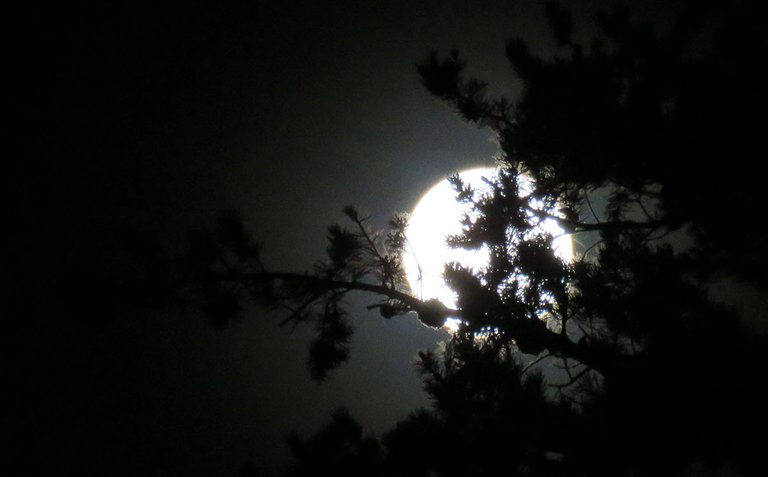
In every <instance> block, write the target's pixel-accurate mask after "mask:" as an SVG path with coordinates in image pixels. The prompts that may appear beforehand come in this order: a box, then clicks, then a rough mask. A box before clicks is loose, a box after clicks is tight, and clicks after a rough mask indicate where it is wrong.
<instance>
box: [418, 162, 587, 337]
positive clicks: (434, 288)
mask: <svg viewBox="0 0 768 477" xmlns="http://www.w3.org/2000/svg"><path fill="white" fill-rule="evenodd" d="M495 173H496V169H494V168H479V169H470V170H466V171H462V172H460V173H459V177H461V179H462V181H463V182H464V184H465V185H467V186H469V187H471V188H472V189H473V190H474V191H475V196H474V198H475V199H478V198H480V197H482V195H484V194H488V193H489V192H490V191H491V188H490V186H489V185H488V184H487V183H486V182H485V181H484V180H483V179H484V178H486V179H488V180H493V178H494V175H495ZM523 179H524V178H523ZM526 189H528V190H530V182H528V183H527V184H526V183H523V184H521V192H522V193H526ZM532 205H534V206H536V205H537V204H533V203H532ZM464 214H469V215H470V217H473V215H472V211H471V204H462V203H459V202H457V200H456V191H455V190H454V188H453V186H452V185H451V184H450V182H448V180H447V179H446V180H443V181H442V182H439V183H438V184H436V185H435V186H434V187H432V188H431V189H430V190H429V191H428V192H427V193H426V194H424V196H423V197H422V198H421V199H420V200H419V202H418V204H416V207H415V208H414V210H413V213H412V214H411V216H410V220H409V225H408V228H407V229H406V237H407V238H408V243H407V246H406V250H405V254H404V257H403V259H404V264H405V272H406V277H407V278H408V283H409V284H410V286H411V290H412V292H413V293H414V294H415V295H416V296H417V297H419V298H420V299H422V300H428V299H431V298H437V299H438V300H440V301H441V302H442V303H443V304H444V305H446V306H447V307H449V308H454V309H455V308H456V293H455V292H454V291H453V290H451V289H450V288H449V287H448V285H446V283H445V281H444V280H443V271H444V270H445V264H446V263H449V262H457V263H460V264H461V265H463V266H465V267H469V268H471V269H473V270H479V269H481V268H483V267H485V266H486V265H487V264H488V249H487V248H486V247H483V248H481V249H480V250H465V249H462V248H450V247H449V246H448V244H447V243H446V237H447V236H449V235H455V234H459V233H461V229H462V225H461V220H462V218H463V217H464ZM539 227H541V231H542V232H547V233H549V234H551V235H552V236H553V237H555V239H554V241H553V248H554V250H555V253H556V254H557V256H559V257H560V258H561V259H564V260H570V259H571V257H572V253H573V247H572V244H571V237H570V236H569V235H566V234H565V233H564V231H563V229H561V228H560V226H558V225H557V223H556V222H555V221H554V220H552V219H547V220H545V221H543V222H542V223H541V225H540V226H539ZM445 327H446V328H447V329H448V330H453V331H455V330H456V329H457V322H456V321H455V320H452V319H449V321H448V322H447V323H446V326H445Z"/></svg>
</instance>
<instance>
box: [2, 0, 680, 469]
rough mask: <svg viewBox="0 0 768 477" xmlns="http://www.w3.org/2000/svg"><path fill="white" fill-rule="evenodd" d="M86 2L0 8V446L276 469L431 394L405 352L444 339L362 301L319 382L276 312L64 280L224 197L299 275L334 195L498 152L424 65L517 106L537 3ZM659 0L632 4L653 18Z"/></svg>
mask: <svg viewBox="0 0 768 477" xmlns="http://www.w3.org/2000/svg"><path fill="white" fill-rule="evenodd" d="M92 3H93V4H89V3H88V2H62V3H61V4H59V5H54V6H43V5H40V4H38V5H35V6H30V7H25V8H24V9H17V10H13V11H11V12H8V13H7V21H9V22H10V23H12V24H13V25H14V27H13V28H12V29H11V31H10V34H9V35H8V38H9V40H8V41H7V42H6V44H7V45H10V47H11V48H10V50H11V55H10V59H11V63H12V67H10V68H6V70H7V73H6V74H7V75H8V76H10V78H11V79H12V84H13V86H12V87H11V88H10V89H9V90H8V92H10V94H9V100H10V105H11V108H10V111H11V113H12V122H13V126H12V129H11V130H10V131H9V134H8V136H7V137H9V138H10V144H11V151H12V154H10V155H8V156H6V157H5V160H4V162H5V168H6V170H10V172H9V173H7V176H6V177H10V179H11V180H10V183H11V184H10V187H8V188H7V189H6V190H7V192H9V193H10V195H9V197H10V199H9V200H7V201H6V205H7V206H8V207H6V209H8V211H7V212H6V213H5V214H8V215H6V218H7V220H8V222H7V223H9V224H11V226H10V227H8V229H7V231H6V235H7V236H10V238H11V246H10V247H7V248H6V262H7V263H10V265H9V266H8V267H6V273H8V275H9V276H13V277H14V279H13V280H12V281H13V282H14V283H16V284H17V285H20V286H19V287H18V289H16V287H15V286H14V287H13V288H12V289H11V292H12V293H11V294H12V296H13V299H12V300H10V302H8V303H7V304H6V312H4V313H3V314H4V315H5V317H6V320H7V322H8V324H9V326H10V328H11V330H12V333H9V334H8V335H6V336H9V337H10V343H8V346H7V348H8V349H11V350H12V352H13V353H12V359H11V361H10V364H11V366H10V368H11V369H10V370H9V373H6V374H8V377H7V379H6V381H7V382H8V383H9V385H8V386H5V388H6V389H5V390H4V391H3V392H4V393H5V394H6V397H10V398H11V402H12V405H11V407H10V408H9V409H10V411H11V412H10V413H9V415H10V416H9V417H10V420H11V424H13V426H14V427H12V428H11V429H13V432H12V435H13V436H14V439H13V440H14V444H13V446H12V447H11V449H10V452H9V453H8V455H9V456H14V455H15V456H16V458H15V459H19V460H20V461H18V460H17V461H16V462H15V463H16V464H19V463H21V464H22V465H24V466H25V467H26V468H27V469H28V471H29V472H28V473H30V474H31V473H34V472H33V471H34V470H42V469H45V470H55V471H56V472H57V474H58V475H68V474H72V473H77V472H80V473H82V475H181V474H184V475H237V471H238V469H239V468H240V467H241V466H242V465H244V464H246V463H252V464H254V465H256V466H263V467H265V468H267V469H272V470H274V469H278V468H280V467H281V466H283V465H285V464H286V463H287V462H289V455H288V450H287V447H286V446H285V443H284V442H285V437H286V436H287V434H288V433H289V432H290V431H292V430H296V431H298V432H299V433H300V434H302V435H307V434H309V433H311V432H312V431H314V430H317V429H318V428H319V427H320V426H321V425H322V424H323V423H324V422H326V421H327V420H328V418H329V415H330V413H331V412H332V411H333V410H334V409H335V408H337V407H339V406H347V407H348V408H349V409H350V410H351V412H352V414H353V415H354V416H355V417H356V418H357V419H359V420H360V422H361V423H362V424H363V425H364V426H365V427H366V429H368V430H369V431H371V432H377V433H380V432H383V431H385V430H387V429H388V428H389V427H391V425H392V424H393V423H394V422H395V421H396V420H398V419H401V418H403V417H405V416H406V415H407V414H408V412H409V411H411V410H413V409H415V408H416V407H418V406H426V405H427V404H428V403H427V401H426V397H425V394H424V393H423V392H422V391H421V383H420V380H419V378H418V376H417V375H416V373H415V371H414V369H413V360H414V357H415V354H416V352H417V351H418V350H419V349H422V348H425V347H430V346H434V345H435V344H436V343H437V342H439V341H440V340H442V339H444V338H445V335H443V334H441V332H436V331H432V330H429V329H427V328H425V327H423V326H422V325H420V324H419V323H418V322H417V321H416V319H415V318H412V317H398V318H395V319H393V320H391V321H385V320H382V319H381V318H380V317H379V316H378V314H377V313H375V312H369V311H366V310H365V307H364V305H365V304H366V302H365V301H364V297H363V299H360V300H359V302H353V303H352V304H351V305H352V306H351V309H352V310H353V311H354V313H355V324H356V325H357V331H356V335H355V338H354V342H353V349H352V358H351V362H350V363H349V364H348V365H346V366H344V367H343V368H342V369H340V370H339V371H337V372H335V373H333V374H332V375H331V376H330V378H329V380H328V381H327V382H325V383H320V384H318V383H315V382H313V381H311V379H310V378H309V374H308V372H307V370H306V368H305V365H304V363H305V360H306V353H307V340H308V339H309V337H310V336H311V330H309V329H304V328H297V329H296V330H294V331H293V332H291V330H290V329H286V328H280V327H278V323H279V321H280V319H281V316H280V314H268V313H265V312H263V311H260V310H250V311H249V313H248V315H247V317H246V319H245V320H243V321H242V322H239V323H236V324H235V325H233V326H230V327H229V328H227V329H225V330H224V331H219V330H216V329H213V328H212V327H210V326H209V325H208V324H207V322H206V320H205V319H204V318H203V317H202V316H201V314H200V313H198V312H197V311H196V310H195V309H192V308H187V307H184V306H171V307H169V308H167V309H165V310H164V311H154V310H144V309H136V308H125V309H121V310H118V311H117V312H116V313H114V314H113V315H112V316H106V315H105V316H101V315H100V314H99V307H100V304H103V302H104V300H105V298H104V297H101V296H99V291H98V288H97V287H94V288H91V287H89V286H80V285H79V283H80V282H79V281H78V280H75V279H74V278H72V276H71V275H70V273H71V271H72V270H73V269H79V270H89V271H92V272H93V273H94V274H96V273H106V274H108V273H109V272H113V271H115V270H116V269H117V268H118V267H119V266H121V264H122V263H123V261H122V258H120V257H121V253H122V252H120V249H119V244H118V240H117V238H116V237H117V236H118V233H117V232H120V231H126V230H132V231H136V232H139V233H149V232H154V233H157V234H158V235H159V237H160V239H161V241H162V242H163V243H164V244H165V245H166V247H167V248H168V249H169V250H171V251H173V250H174V248H177V247H179V245H178V244H179V243H180V241H181V239H182V238H183V237H184V233H185V231H186V230H187V229H189V228H194V227H200V226H206V225H211V224H212V223H213V221H214V219H215V216H216V214H217V213H218V211H220V210H222V209H233V210H236V211H238V212H239V213H240V214H241V215H242V216H243V218H244V219H245V220H246V222H247V223H248V224H249V225H250V226H251V228H252V229H253V230H254V232H255V233H256V235H257V236H258V237H259V238H260V239H262V240H263V241H264V242H265V244H266V249H265V254H266V255H265V260H266V262H267V263H268V264H269V265H271V266H272V267H273V268H279V269H285V270H291V271H302V270H305V269H308V268H310V267H311V266H312V264H313V263H314V262H315V261H316V260H317V259H319V258H321V257H322V255H323V253H324V250H325V245H326V244H325V242H324V239H325V235H326V227H327V226H328V225H330V224H332V223H335V222H341V221H342V220H343V216H342V214H341V209H342V207H344V206H346V205H355V206H358V207H360V208H362V209H365V210H368V211H370V213H371V214H372V216H373V218H374V220H375V223H378V224H382V223H384V222H385V221H386V220H387V219H388V218H389V216H390V215H391V214H392V213H395V212H398V211H407V210H408V209H410V208H411V207H412V206H413V205H414V203H415V202H416V200H417V199H418V197H419V196H420V194H421V193H423V192H424V191H425V190H426V189H427V188H428V187H429V186H430V185H432V184H433V183H435V182H436V181H439V180H441V179H443V178H445V177H446V176H447V175H449V174H450V173H452V172H453V171H455V170H457V169H463V168H470V167H476V166H481V165H488V164H491V163H492V155H493V153H494V152H495V150H496V146H495V145H494V143H493V142H492V140H491V139H492V138H491V136H490V134H489V133H488V132H485V131H480V130H476V129H474V128H473V127H471V126H469V125H466V124H465V123H463V122H462V121H461V120H460V119H458V118H457V117H455V116H454V115H453V114H452V112H451V111H450V109H449V108H448V107H446V106H445V105H444V104H442V103H440V102H439V101H437V100H435V99H433V98H431V97H430V96H429V94H428V93H427V92H426V91H425V90H424V89H423V87H422V86H421V85H420V83H419V79H418V76H417V74H416V68H415V65H416V64H417V63H419V62H420V61H422V60H424V59H425V58H426V57H427V55H428V53H429V51H430V50H438V51H441V52H447V51H449V50H450V49H451V48H457V49H458V50H459V51H460V52H461V53H462V55H463V56H464V58H466V59H467V61H468V62H469V72H470V74H474V75H476V76H478V77H480V78H483V79H486V80H488V81H489V82H490V83H491V86H492V91H497V92H498V91H504V92H506V93H507V94H513V95H514V94H515V93H516V92H517V89H518V86H519V85H518V84H517V83H516V82H515V79H514V76H513V74H512V71H511V68H509V67H508V65H507V63H506V60H505V58H504V46H505V42H506V40H507V39H508V38H510V37H511V36H513V35H517V36H522V37H523V38H526V39H528V40H530V41H531V42H532V46H533V48H534V50H535V51H537V52H543V53H546V52H550V51H552V49H553V48H554V41H553V40H552V39H551V38H550V36H549V35H548V32H547V30H546V28H545V27H544V21H543V14H542V12H543V6H542V2H539V1H533V0H519V1H496V2H469V1H467V2H446V1H427V2H405V1H403V2H400V1H387V2H356V3H354V4H352V2H343V5H342V2H333V3H331V2H290V1H285V2H256V1H254V2H233V3H237V6H236V7H224V6H221V5H219V2H204V1H191V2H185V4H184V5H183V8H182V7H179V6H157V5H153V6H151V7H147V8H141V7H138V6H135V5H134V4H133V3H126V4H125V5H122V6H117V5H114V4H112V2H109V5H108V6H107V5H106V3H107V2H104V3H105V4H104V5H96V3H98V2H92ZM348 3H349V4H348ZM564 3H565V4H566V6H569V7H571V8H572V9H573V13H574V16H575V20H576V26H577V32H580V33H581V34H584V35H588V34H589V32H590V31H591V28H592V27H591V24H590V21H591V20H590V19H591V18H592V14H593V12H594V8H593V7H595V6H609V5H611V4H612V2H608V1H606V2H586V1H581V2H564ZM669 3H671V2H662V1H659V2H646V3H645V6H644V7H643V9H644V11H643V12H642V14H643V15H645V16H646V17H649V18H654V19H656V20H658V21H657V23H658V24H659V25H663V24H664V23H665V22H666V21H667V19H668V16H667V11H666V10H665V8H668V7H666V6H664V5H668V4H669ZM587 5H589V8H587ZM512 99H514V96H513V98H512ZM94 276H95V275H94ZM73 297H78V298H77V299H75V300H73ZM81 298H82V299H81ZM73 301H82V302H85V303H87V306H85V308H89V307H90V308H89V309H88V310H86V311H85V312H82V311H81V310H79V309H78V307H77V306H72V305H73V303H72V302H73ZM81 304H82V303H81ZM7 363H8V362H7ZM22 452H24V453H28V455H29V456H28V457H22V456H21V454H22ZM5 464H8V462H6V463H5ZM2 473H5V472H2Z"/></svg>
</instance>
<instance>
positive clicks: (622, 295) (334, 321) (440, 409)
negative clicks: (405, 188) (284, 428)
mask: <svg viewBox="0 0 768 477" xmlns="http://www.w3.org/2000/svg"><path fill="white" fill-rule="evenodd" d="M545 13H546V15H547V18H548V20H549V22H550V24H551V27H552V30H553V32H554V35H555V39H556V41H557V42H558V44H559V45H560V48H561V55H560V56H558V57H555V58H540V57H537V56H535V55H533V54H532V53H531V50H530V49H529V47H528V45H526V43H525V42H523V41H522V40H519V39H513V40H511V41H510V42H509V43H508V45H507V50H506V53H507V58H508V60H509V61H510V62H511V64H512V67H513V68H514V71H515V73H516V74H517V76H518V77H519V78H520V80H521V81H522V82H523V85H524V88H523V91H522V94H521V96H520V97H519V98H518V99H517V100H516V101H510V100H508V99H504V98H493V97H490V96H489V95H488V94H487V93H486V85H485V84H484V83H483V82H481V81H478V80H475V79H472V78H467V77H465V74H464V70H465V64H464V62H463V60H462V59H461V57H460V56H459V54H458V53H457V52H451V53H450V54H448V55H440V54H437V53H433V54H431V55H430V56H429V57H428V59H427V60H426V61H425V62H424V63H423V64H421V65H420V66H419V67H418V72H419V74H420V76H421V79H422V82H423V84H424V86H425V87H426V88H427V89H428V90H429V91H430V92H431V93H432V94H433V95H434V96H436V97H437V98H440V99H441V100H444V101H445V102H446V103H448V104H449V105H450V106H451V107H453V108H454V110H455V111H456V112H457V113H458V114H459V115H461V116H462V117H463V118H464V119H466V120H467V121H469V122H472V123H475V124H477V125H478V126H479V127H483V128H487V129H489V130H491V131H493V132H494V133H495V134H496V135H497V137H498V139H499V144H500V150H499V153H498V157H497V160H498V164H499V167H500V169H499V172H498V175H497V176H495V177H492V178H489V179H490V182H491V184H492V191H491V192H490V193H488V194H486V195H484V196H483V197H482V198H480V199H478V200H474V201H473V200H472V199H471V197H472V195H471V194H469V193H468V192H469V189H468V186H467V185H466V184H463V183H462V182H461V180H460V179H459V178H458V177H454V179H453V182H454V185H455V187H456V190H457V194H458V196H459V197H460V198H463V199H464V200H467V201H469V202H471V204H472V207H473V209H474V210H476V211H477V212H479V215H478V218H476V219H473V220H468V221H467V222H466V224H465V228H464V231H463V233H462V234H461V235H460V236H456V237H451V238H450V242H451V243H452V244H453V245H454V246H457V247H465V248H478V247H480V246H483V245H485V246H487V247H488V248H489V250H490V252H491V253H490V256H491V259H490V262H489V264H488V266H487V267H486V268H484V269H482V270H468V269H466V268H463V267H462V266H461V265H458V264H447V265H446V269H445V276H446V280H447V282H448V283H449V284H450V285H451V286H452V287H453V288H454V289H455V290H456V292H457V293H458V296H459V299H458V305H457V309H455V310H450V309H448V308H446V307H445V306H444V305H442V304H440V303H439V302H437V301H436V300H429V301H422V300H420V299H418V298H416V297H415V296H414V295H413V294H412V293H411V292H410V290H409V289H408V286H407V284H406V283H405V282H404V279H403V269H402V262H401V255H402V252H403V248H404V245H405V238H404V231H405V227H406V225H407V217H405V216H396V217H394V218H393V219H392V220H391V221H390V223H389V227H388V228H387V229H386V230H384V231H380V232H376V231H373V230H371V228H370V227H369V219H368V217H365V216H363V215H361V214H360V213H359V212H357V211H356V210H355V209H353V208H347V209H346V210H345V211H344V212H345V215H346V217H347V219H348V223H349V225H348V226H347V227H342V226H332V227H331V228H329V230H328V249H327V257H326V259H325V260H323V261H321V262H319V263H318V264H317V265H316V266H315V267H314V268H313V269H312V270H309V271H307V272H305V273H288V272H277V271H272V270H270V269H268V267H266V266H265V265H264V264H263V263H262V262H261V260H260V258H259V252H260V249H261V247H260V245H258V244H256V243H255V242H253V241H252V240H251V239H250V238H249V235H248V233H247V232H246V231H245V230H244V228H242V226H241V225H240V223H239V222H238V221H237V220H236V219H234V218H232V217H231V216H228V215H227V216H224V217H223V218H222V220H221V221H220V223H219V224H218V227H217V228H216V229H215V230H214V231H212V232H198V233H195V234H192V235H191V236H190V244H191V246H192V248H191V249H190V254H189V256H188V257H186V258H185V259H184V260H183V261H181V262H179V264H177V265H180V267H177V269H176V271H175V272H169V275H168V276H173V278H172V280H173V282H174V284H175V285H184V286H187V287H192V288H194V289H196V290H198V292H199V293H198V296H202V297H203V309H204V311H205V312H206V314H207V315H208V316H209V317H210V318H211V320H212V322H213V323H214V324H217V325H220V326H223V325H225V324H226V323H227V322H228V321H229V320H231V319H233V318H235V317H236V316H238V314H240V313H242V312H243V310H244V309H245V307H244V306H243V304H242V303H243V301H247V300H250V301H254V302H256V303H257V304H259V305H263V306H269V307H282V308H285V309H286V313H287V315H286V318H285V323H286V324H296V323H305V322H306V323H311V324H312V325H313V326H314V327H315V328H316V330H317V336H316V339H315V341H314V342H313V343H312V345H311V348H310V350H309V366H310V372H311V374H312V376H313V377H315V378H318V379H322V378H323V377H324V376H325V375H326V373H327V372H329V371H331V370H332V369H333V368H335V367H336V366H338V365H340V364H341V363H343V362H344V361H346V360H347V359H348V357H349V347H348V344H349V340H350V339H351V335H352V331H353V326H352V323H351V321H350V317H349V316H348V314H347V312H346V310H345V308H344V298H345V296H346V295H347V294H348V293H350V292H365V293H370V294H372V295H376V296H378V297H379V298H378V301H374V302H372V303H371V306H370V308H376V309H378V311H379V312H380V314H381V316H382V317H383V318H391V317H393V316H395V315H401V314H406V313H416V314H417V315H418V317H419V319H420V320H421V321H422V322H423V323H425V324H426V325H428V326H434V327H439V326H440V325H441V324H442V323H443V322H444V321H445V319H446V318H447V317H449V316H452V317H457V318H459V319H460V320H461V326H460V328H459V330H458V332H456V333H455V334H454V335H453V337H452V338H451V339H450V340H449V341H448V342H447V343H446V344H445V347H444V348H443V349H440V350H431V351H424V352H422V353H421V363H420V366H419V370H420V372H421V373H422V374H423V377H424V383H425V386H426V390H427V392H428V394H429V395H430V396H431V398H432V400H433V404H434V406H433V408H432V409H430V410H420V411H417V412H414V414H413V415H412V416H411V417H410V418H408V419H407V420H405V421H403V422H401V423H399V424H398V425H397V426H396V427H395V428H394V429H393V430H392V431H391V432H389V433H388V434H386V435H385V436H384V437H383V439H382V441H381V443H378V442H377V441H376V440H375V439H373V438H368V437H364V436H363V433H362V430H361V429H360V428H359V426H357V424H356V423H354V420H353V419H352V418H351V417H350V416H349V415H348V414H345V413H344V412H340V413H338V414H337V415H335V416H334V418H333V422H332V424H331V425H330V427H329V428H328V429H327V430H325V431H324V432H323V433H322V434H320V435H318V436H316V437H314V438H312V439H310V440H306V441H305V440H302V439H300V438H298V437H295V436H294V437H293V438H291V448H292V449H293V450H294V451H295V454H296V457H297V458H298V461H299V464H298V466H297V467H296V469H295V473H294V475H309V474H310V473H312V474H315V473H317V472H319V469H325V470H327V471H328V472H337V473H338V474H339V475H352V474H353V473H354V474H355V475H413V476H428V475H440V476H453V475H456V476H459V475H461V476H467V475H478V476H480V475H553V476H554V475H613V476H616V475H670V474H671V475H694V474H695V475H699V474H696V472H702V473H701V474H700V475H758V474H759V472H760V470H762V469H764V468H765V465H764V463H763V462H762V461H763V457H762V454H761V450H762V449H761V447H762V439H761V438H760V437H752V436H760V435H761V433H762V431H764V430H765V429H766V427H765V426H766V424H768V422H767V421H766V412H765V410H764V404H765V402H768V401H766V393H765V391H763V390H762V389H761V388H763V386H761V383H760V382H759V381H761V378H762V376H763V375H764V369H765V368H764V364H765V363H766V359H765V358H766V356H765V353H766V351H765V350H766V349H767V348H766V347H765V344H766V343H765V339H764V338H762V337H756V336H753V335H752V334H750V333H748V332H747V331H746V330H745V329H744V328H743V327H742V325H741V323H740V321H739V319H738V318H737V316H736V315H735V313H734V312H733V310H731V309H730V308H728V307H727V306H725V305H723V304H719V303H716V302H714V301H713V300H712V299H711V297H710V295H709V290H710V288H711V287H712V286H716V283H717V281H718V280H721V279H722V278H724V277H730V278H731V279H734V280H737V281H740V282H743V283H745V284H748V285H749V286H753V287H756V288H758V289H761V290H763V291H765V290H766V288H767V287H768V281H767V280H766V274H765V270H766V265H767V264H768V236H766V227H764V220H763V219H762V218H761V217H763V215H764V214H762V213H761V212H760V210H761V206H760V205H759V204H758V201H759V200H761V199H762V198H761V193H762V187H761V186H762V182H763V178H762V174H759V173H758V171H759V170H761V169H760V168H759V165H760V163H761V162H765V158H766V157H768V151H766V143H765V141H764V138H763V134H762V133H763V129H764V126H763V123H764V121H762V119H761V118H762V116H763V114H764V111H765V110H766V106H768V90H766V85H768V77H767V76H768V73H766V71H768V70H766V69H765V68H763V62H764V59H765V58H768V48H766V46H767V45H766V35H765V28H764V27H763V25H761V21H762V19H763V18H765V17H764V16H762V15H761V10H760V8H759V6H758V5H757V2H755V3H754V4H753V3H750V2H734V3H733V4H728V5H725V4H720V3H719V2H690V4H689V8H688V9H687V10H686V11H685V12H684V13H683V14H682V15H681V17H680V18H679V20H678V21H677V22H676V23H675V24H674V25H673V27H672V29H671V30H670V31H669V32H664V34H663V35H657V34H656V33H655V32H654V31H653V30H652V29H651V28H650V27H649V26H648V25H636V24H634V23H632V21H631V20H630V17H629V14H628V11H627V10H625V9H621V8H618V9H616V10H615V11H613V12H611V13H606V14H601V15H600V16H599V24H600V27H601V30H602V34H603V38H602V40H600V41H594V42H593V43H592V44H589V45H583V44H579V43H576V42H575V41H574V40H573V38H572V34H571V30H572V28H571V17H570V15H569V13H568V12H567V11H565V10H564V9H563V8H562V7H560V6H559V5H558V4H556V3H549V4H548V5H547V7H546V10H545ZM523 176H526V177H530V178H531V179H532V183H533V189H532V191H530V192H521V190H520V186H521V178H522V177H523ZM544 219H554V220H555V221H557V222H558V223H559V224H560V226H561V227H562V228H563V229H564V230H566V231H567V232H568V233H571V234H573V236H574V238H575V240H577V243H578V244H581V247H577V251H576V252H577V253H576V256H575V257H574V258H573V260H572V261H569V262H564V261H563V260H561V259H559V258H557V256H556V255H555V254H554V251H553V248H552V239H553V237H551V236H547V235H541V234H531V233H530V232H531V230H532V229H534V228H535V227H536V225H537V224H538V223H539V222H540V221H542V220H544ZM153 270H166V269H165V268H162V267H161V268H157V267H155V268H153ZM545 365H546V366H545ZM553 367H554V368H556V369H557V372H552V371H551V369H549V368H553ZM331 469H334V470H331ZM719 472H720V474H718V473H719Z"/></svg>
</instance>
